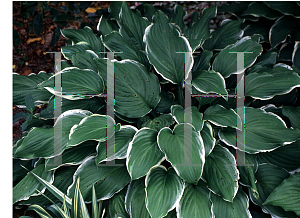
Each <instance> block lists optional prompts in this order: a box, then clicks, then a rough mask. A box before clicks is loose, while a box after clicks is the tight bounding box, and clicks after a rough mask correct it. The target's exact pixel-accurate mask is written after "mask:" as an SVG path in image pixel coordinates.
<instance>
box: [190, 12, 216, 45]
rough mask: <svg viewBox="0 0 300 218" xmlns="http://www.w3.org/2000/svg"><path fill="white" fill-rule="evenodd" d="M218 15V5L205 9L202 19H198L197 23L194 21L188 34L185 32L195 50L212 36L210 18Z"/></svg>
mask: <svg viewBox="0 0 300 218" xmlns="http://www.w3.org/2000/svg"><path fill="white" fill-rule="evenodd" d="M216 15H217V8H216V7H209V8H206V9H204V10H203V13H202V16H201V18H200V20H197V21H196V22H195V23H193V24H192V26H191V28H190V29H189V31H188V34H185V35H186V37H187V38H188V40H189V42H190V45H191V47H192V50H193V51H195V50H196V49H197V48H199V47H200V46H202V44H203V43H204V41H205V40H206V39H208V38H209V37H210V31H209V24H210V20H211V19H213V18H214V17H216Z"/></svg>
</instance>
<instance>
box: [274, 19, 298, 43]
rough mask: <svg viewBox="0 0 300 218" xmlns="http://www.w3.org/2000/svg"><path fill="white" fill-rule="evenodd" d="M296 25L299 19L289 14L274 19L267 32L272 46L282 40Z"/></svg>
mask: <svg viewBox="0 0 300 218" xmlns="http://www.w3.org/2000/svg"><path fill="white" fill-rule="evenodd" d="M298 26H299V21H298V20H297V19H295V18H294V17H291V16H282V17H281V18H279V19H278V20H276V22H275V24H274V25H273V26H272V27H271V29H270V33H269V38H270V42H271V46H272V48H274V47H276V46H277V45H279V44H280V43H281V42H284V41H285V40H286V37H287V36H288V35H290V34H292V33H293V32H294V31H295V29H296V28H298Z"/></svg>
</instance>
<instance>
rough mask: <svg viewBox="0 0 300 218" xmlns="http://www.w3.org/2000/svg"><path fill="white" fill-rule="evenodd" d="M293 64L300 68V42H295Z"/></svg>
mask: <svg viewBox="0 0 300 218" xmlns="http://www.w3.org/2000/svg"><path fill="white" fill-rule="evenodd" d="M292 61H293V65H294V66H295V67H297V68H298V69H300V43H299V42H295V47H294V51H293V55H292Z"/></svg>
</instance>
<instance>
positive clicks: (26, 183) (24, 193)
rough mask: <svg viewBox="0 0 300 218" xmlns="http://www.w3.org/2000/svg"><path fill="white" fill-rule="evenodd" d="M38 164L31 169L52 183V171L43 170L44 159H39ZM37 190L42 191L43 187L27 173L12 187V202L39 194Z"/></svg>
mask: <svg viewBox="0 0 300 218" xmlns="http://www.w3.org/2000/svg"><path fill="white" fill-rule="evenodd" d="M38 164H39V165H38V166H37V165H36V166H35V168H34V169H33V170H32V171H31V172H33V173H35V174H37V175H39V176H40V177H41V178H43V179H45V180H46V181H48V182H50V183H53V171H45V165H44V161H39V163H38ZM37 190H39V191H41V192H44V191H45V187H44V186H43V185H42V184H40V183H39V182H37V181H36V179H35V178H34V176H33V175H31V174H30V173H28V174H27V175H26V176H25V177H24V178H23V179H22V180H21V181H20V182H19V183H18V184H17V185H16V186H15V187H14V188H13V203H16V202H17V201H20V200H27V199H29V197H30V196H34V195H39V193H38V192H37Z"/></svg>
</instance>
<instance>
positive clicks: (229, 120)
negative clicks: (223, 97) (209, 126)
mask: <svg viewBox="0 0 300 218" xmlns="http://www.w3.org/2000/svg"><path fill="white" fill-rule="evenodd" d="M203 119H204V120H208V121H210V122H212V123H213V124H215V125H217V126H222V127H226V126H229V127H232V128H237V129H239V130H240V129H241V128H242V121H241V118H240V116H239V115H238V114H237V113H236V112H235V111H234V110H233V109H231V108H230V109H226V108H224V107H223V106H221V105H219V104H216V105H214V106H210V107H209V108H207V109H206V111H205V112H204V117H203Z"/></svg>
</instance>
